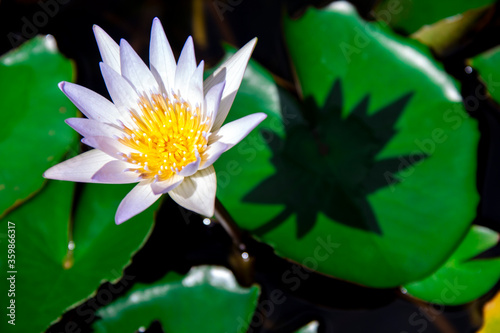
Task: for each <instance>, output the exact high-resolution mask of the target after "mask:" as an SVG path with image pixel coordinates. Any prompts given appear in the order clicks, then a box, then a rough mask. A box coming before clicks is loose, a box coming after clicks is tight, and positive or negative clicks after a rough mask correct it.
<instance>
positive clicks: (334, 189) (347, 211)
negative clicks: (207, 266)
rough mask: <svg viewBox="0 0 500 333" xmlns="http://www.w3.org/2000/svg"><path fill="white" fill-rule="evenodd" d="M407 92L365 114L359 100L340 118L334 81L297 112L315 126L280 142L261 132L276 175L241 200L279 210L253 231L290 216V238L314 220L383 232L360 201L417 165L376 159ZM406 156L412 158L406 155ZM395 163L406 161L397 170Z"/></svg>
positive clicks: (290, 131) (295, 130)
mask: <svg viewBox="0 0 500 333" xmlns="http://www.w3.org/2000/svg"><path fill="white" fill-rule="evenodd" d="M411 96H412V94H411V93H408V94H407V95H405V96H402V97H401V98H399V99H397V100H396V101H393V102H392V103H390V104H388V105H387V106H385V107H383V108H381V109H380V110H377V111H375V112H373V114H368V107H369V96H366V97H365V98H364V99H363V100H361V102H360V103H359V104H358V105H357V106H355V107H354V109H353V110H352V111H351V112H350V113H349V114H348V115H347V117H345V119H343V116H342V110H343V103H342V88H341V82H340V81H339V80H338V81H336V82H335V83H334V84H333V86H332V88H331V91H330V93H329V95H328V97H327V99H326V101H325V103H324V105H323V106H322V107H319V106H318V105H317V104H316V102H315V101H314V100H313V99H312V98H309V99H308V100H306V101H305V103H303V105H302V114H312V115H313V117H314V122H315V124H314V125H313V126H312V128H310V126H306V125H305V124H301V125H296V126H288V127H287V132H286V138H285V139H281V138H280V136H279V135H276V134H273V133H272V132H271V133H268V134H266V135H264V136H266V137H268V138H270V139H269V140H268V144H269V147H270V149H271V150H272V152H273V157H272V158H271V162H272V163H273V165H274V167H275V169H276V172H275V173H274V174H273V175H272V176H271V177H269V178H267V179H266V180H264V181H263V182H262V183H260V184H259V185H258V186H257V187H255V188H254V189H253V190H252V191H251V192H250V193H248V194H247V195H246V196H245V197H244V199H243V200H244V201H247V202H251V203H260V204H281V205H284V206H285V208H284V210H283V211H282V212H281V213H280V214H278V215H277V216H276V217H274V218H273V219H272V220H271V221H269V222H267V223H265V224H264V225H262V226H260V227H259V228H257V229H254V230H253V232H254V233H256V234H257V235H262V234H265V233H267V232H269V231H270V230H272V229H274V228H276V227H277V226H279V225H280V224H281V223H283V222H284V221H286V220H287V219H288V218H289V217H290V216H291V215H292V214H296V216H297V217H296V221H297V237H298V238H302V237H304V236H305V235H306V234H307V233H308V232H310V231H311V230H312V228H314V225H315V223H316V221H317V215H318V214H319V213H323V214H324V215H326V216H327V217H328V218H330V219H332V220H333V221H337V222H339V223H342V224H345V225H347V226H349V227H353V228H358V229H362V230H366V231H369V232H373V233H376V234H379V235H381V234H383V231H382V229H381V228H380V226H379V224H378V221H377V217H376V216H375V213H374V211H373V209H372V207H371V205H370V203H369V202H368V200H367V196H368V195H370V194H371V193H373V192H376V191H377V190H379V189H381V188H383V187H387V186H393V184H395V183H397V182H398V179H397V178H395V177H394V175H395V174H397V173H398V172H404V171H405V170H406V169H407V168H410V167H412V165H413V164H417V163H418V162H420V161H421V160H423V159H424V157H425V156H426V155H425V154H424V153H421V154H418V155H415V156H413V155H412V156H410V155H403V156H399V157H394V158H384V159H381V160H378V159H377V156H378V154H380V152H381V151H382V150H383V149H384V147H385V146H386V144H387V143H388V142H389V141H390V140H391V139H392V138H393V136H394V135H395V134H396V129H395V124H396V122H397V121H398V119H399V117H400V116H401V114H402V112H403V111H404V109H405V106H406V105H407V103H408V101H409V100H410V99H411ZM410 157H411V158H410ZM401 160H408V161H410V162H409V163H407V164H406V165H404V166H402V165H401Z"/></svg>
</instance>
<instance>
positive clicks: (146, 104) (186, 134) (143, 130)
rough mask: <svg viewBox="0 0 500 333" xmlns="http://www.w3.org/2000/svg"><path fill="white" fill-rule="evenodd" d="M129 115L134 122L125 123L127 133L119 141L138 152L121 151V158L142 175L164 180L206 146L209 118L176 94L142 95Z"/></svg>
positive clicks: (200, 153)
mask: <svg viewBox="0 0 500 333" xmlns="http://www.w3.org/2000/svg"><path fill="white" fill-rule="evenodd" d="M131 118H132V122H133V123H134V126H127V125H124V129H123V131H124V132H125V133H126V136H124V137H123V138H120V139H119V141H120V142H121V143H123V144H124V145H126V146H128V147H130V148H132V149H134V150H136V151H138V153H129V154H122V159H123V160H124V161H127V162H130V163H132V164H135V165H136V166H137V167H134V168H131V169H130V170H131V171H135V172H136V173H138V174H139V175H140V177H141V178H143V179H151V178H154V179H156V180H157V181H162V180H166V179H168V178H170V177H171V176H172V175H173V174H174V173H176V172H179V171H181V170H182V169H183V168H184V167H185V166H186V165H188V164H189V163H191V162H194V161H196V158H197V156H196V155H197V153H198V155H199V156H201V155H203V152H204V151H205V149H206V148H207V142H208V132H209V130H210V119H209V118H208V117H204V115H202V114H201V111H200V109H199V107H196V108H193V107H192V106H191V105H190V104H189V103H188V102H185V101H183V100H182V99H180V98H179V96H176V95H174V96H173V98H172V99H169V98H168V97H167V96H165V95H163V96H162V95H159V94H154V95H152V96H150V98H149V99H146V98H141V101H140V103H139V111H135V110H133V111H131ZM131 127H133V128H131Z"/></svg>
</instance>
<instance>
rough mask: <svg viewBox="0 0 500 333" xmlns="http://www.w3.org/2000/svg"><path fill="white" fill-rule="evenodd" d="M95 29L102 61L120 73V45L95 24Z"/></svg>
mask: <svg viewBox="0 0 500 333" xmlns="http://www.w3.org/2000/svg"><path fill="white" fill-rule="evenodd" d="M93 29H94V35H95V39H96V41H97V46H98V47H99V52H100V53H101V58H102V61H103V62H104V63H105V64H107V65H108V66H109V67H111V68H113V69H114V70H115V71H116V72H118V73H120V47H119V46H118V44H116V42H115V41H114V40H113V39H112V38H111V37H109V35H108V34H107V33H106V32H105V31H104V30H103V29H101V27H99V26H98V25H94V27H93Z"/></svg>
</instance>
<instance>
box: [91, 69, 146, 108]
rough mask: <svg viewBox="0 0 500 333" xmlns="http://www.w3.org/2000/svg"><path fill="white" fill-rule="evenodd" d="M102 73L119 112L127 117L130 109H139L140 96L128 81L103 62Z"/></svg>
mask: <svg viewBox="0 0 500 333" xmlns="http://www.w3.org/2000/svg"><path fill="white" fill-rule="evenodd" d="M100 65H101V73H102V77H103V78H104V82H105V83H106V87H107V88H108V92H109V95H110V96H111V99H112V100H113V102H114V103H115V105H116V106H117V107H118V109H119V111H120V112H121V113H122V114H123V115H124V117H126V116H127V115H128V113H127V112H128V111H129V110H130V109H135V108H137V106H138V104H139V95H137V93H136V91H135V89H134V88H133V87H132V86H131V85H130V83H128V81H127V80H125V79H124V78H123V76H121V75H120V74H118V73H117V72H116V71H115V70H113V69H112V68H111V67H109V66H108V65H106V64H105V63H103V62H101V63H100Z"/></svg>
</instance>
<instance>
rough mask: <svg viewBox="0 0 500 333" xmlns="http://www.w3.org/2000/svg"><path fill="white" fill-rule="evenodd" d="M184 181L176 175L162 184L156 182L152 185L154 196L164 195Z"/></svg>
mask: <svg viewBox="0 0 500 333" xmlns="http://www.w3.org/2000/svg"><path fill="white" fill-rule="evenodd" d="M183 180H184V177H182V176H179V175H177V174H174V175H173V176H172V177H170V178H168V179H167V180H164V181H161V182H154V183H152V184H151V188H152V189H153V193H154V194H163V193H167V192H168V191H171V190H173V189H174V188H176V187H177V186H179V184H180V183H182V181H183Z"/></svg>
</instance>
